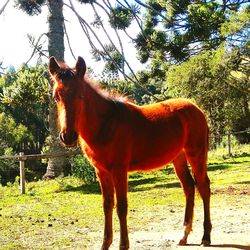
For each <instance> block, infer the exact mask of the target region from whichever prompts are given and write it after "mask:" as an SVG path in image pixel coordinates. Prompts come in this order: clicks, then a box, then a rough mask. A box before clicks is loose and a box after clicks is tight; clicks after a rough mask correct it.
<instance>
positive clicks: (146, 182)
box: [0, 145, 250, 250]
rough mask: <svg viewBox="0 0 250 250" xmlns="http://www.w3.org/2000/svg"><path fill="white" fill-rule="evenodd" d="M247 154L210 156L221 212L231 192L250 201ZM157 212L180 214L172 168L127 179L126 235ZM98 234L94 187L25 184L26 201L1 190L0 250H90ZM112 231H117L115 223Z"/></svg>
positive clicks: (73, 182) (14, 189)
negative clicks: (248, 196)
mask: <svg viewBox="0 0 250 250" xmlns="http://www.w3.org/2000/svg"><path fill="white" fill-rule="evenodd" d="M249 152H250V145H246V146H244V147H243V146H241V147H239V148H238V149H236V148H235V149H234V154H235V156H234V157H227V156H226V155H225V152H224V151H223V150H222V149H220V150H216V151H214V152H210V153H209V164H208V174H209V177H210V179H211V188H212V191H213V193H214V195H213V198H212V199H213V200H214V202H216V201H220V205H222V206H223V202H226V201H227V202H228V201H229V200H230V195H231V194H232V190H233V192H234V193H241V192H247V195H250V188H249V186H250V185H249V184H250V153H249ZM225 196H226V201H225ZM222 197H223V199H222ZM200 202H201V201H200V199H198V204H199V203H200ZM162 209H164V211H165V210H166V211H168V212H169V213H171V212H175V211H177V210H178V211H183V210H184V196H183V192H182V189H181V187H180V184H179V181H178V179H177V178H176V176H175V173H174V170H173V167H172V166H169V167H168V168H167V169H163V170H159V171H156V172H151V173H146V174H142V173H133V174H131V175H130V178H129V216H128V220H129V227H130V231H135V230H139V229H140V228H141V227H142V225H147V224H148V223H150V222H151V221H152V220H160V219H161V218H160V217H159V218H155V214H157V213H159V211H162ZM164 216H165V214H164ZM115 218H116V217H115ZM180 219H182V218H180ZM102 228H103V212H102V197H101V194H100V188H99V185H98V183H94V184H88V185H86V184H85V183H84V182H83V181H82V180H80V179H76V178H73V177H66V178H58V179H56V180H52V181H45V182H44V181H38V182H31V183H27V186H26V194H25V195H21V194H20V191H19V187H18V184H17V183H15V184H13V185H9V186H6V187H0V248H1V249H5V250H7V249H18V250H19V249H67V248H68V249H89V248H88V247H89V246H90V245H91V244H92V243H91V242H93V241H95V242H96V241H100V243H101V237H102ZM114 229H115V231H118V230H119V226H118V222H117V219H115V220H114ZM96 235H98V236H96ZM96 237H97V238H98V240H97V239H96Z"/></svg>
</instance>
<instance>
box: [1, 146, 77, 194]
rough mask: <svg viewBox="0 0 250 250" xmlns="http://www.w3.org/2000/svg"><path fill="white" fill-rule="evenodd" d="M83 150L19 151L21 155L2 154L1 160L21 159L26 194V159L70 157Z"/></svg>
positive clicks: (22, 185)
mask: <svg viewBox="0 0 250 250" xmlns="http://www.w3.org/2000/svg"><path fill="white" fill-rule="evenodd" d="M80 153H81V151H80V150H79V149H78V150H74V151H67V152H52V153H47V154H31V155H24V153H23V152H21V153H19V155H11V156H0V160H15V161H19V169H20V192H21V194H25V171H24V170H25V161H26V160H41V159H49V158H57V157H62V156H64V157H65V156H66V157H70V156H73V155H76V154H80Z"/></svg>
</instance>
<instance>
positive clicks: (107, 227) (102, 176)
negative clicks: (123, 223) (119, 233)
mask: <svg viewBox="0 0 250 250" xmlns="http://www.w3.org/2000/svg"><path fill="white" fill-rule="evenodd" d="M97 175H98V178H99V181H100V185H101V189H102V196H103V211H104V216H105V224H104V238H103V244H102V248H101V249H102V250H107V249H109V246H110V245H111V243H112V241H113V226H112V214H113V208H114V185H113V181H112V178H111V176H110V175H109V174H107V173H106V172H105V173H104V172H97Z"/></svg>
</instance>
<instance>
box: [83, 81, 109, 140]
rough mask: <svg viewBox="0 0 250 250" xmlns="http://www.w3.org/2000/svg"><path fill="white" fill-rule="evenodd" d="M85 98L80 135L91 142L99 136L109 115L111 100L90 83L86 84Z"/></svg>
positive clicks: (84, 89)
mask: <svg viewBox="0 0 250 250" xmlns="http://www.w3.org/2000/svg"><path fill="white" fill-rule="evenodd" d="M83 100H84V101H83V108H82V111H83V113H82V114H81V128H80V130H81V131H80V135H81V137H82V138H83V139H84V140H85V141H86V142H87V143H88V144H89V143H92V142H93V141H94V140H95V138H96V137H97V134H98V133H99V131H100V129H101V126H102V124H103V120H104V119H105V117H106V116H107V115H108V112H109V107H110V101H109V100H108V99H107V98H105V97H104V96H103V95H102V94H101V93H100V92H99V91H98V90H97V89H95V87H93V86H91V85H90V84H89V83H85V85H84V88H83Z"/></svg>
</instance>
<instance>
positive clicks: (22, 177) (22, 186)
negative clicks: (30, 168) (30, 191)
mask: <svg viewBox="0 0 250 250" xmlns="http://www.w3.org/2000/svg"><path fill="white" fill-rule="evenodd" d="M19 155H20V156H23V155H24V153H23V152H21V153H19ZM19 168H20V191H21V194H25V173H24V160H22V159H20V161H19Z"/></svg>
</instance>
